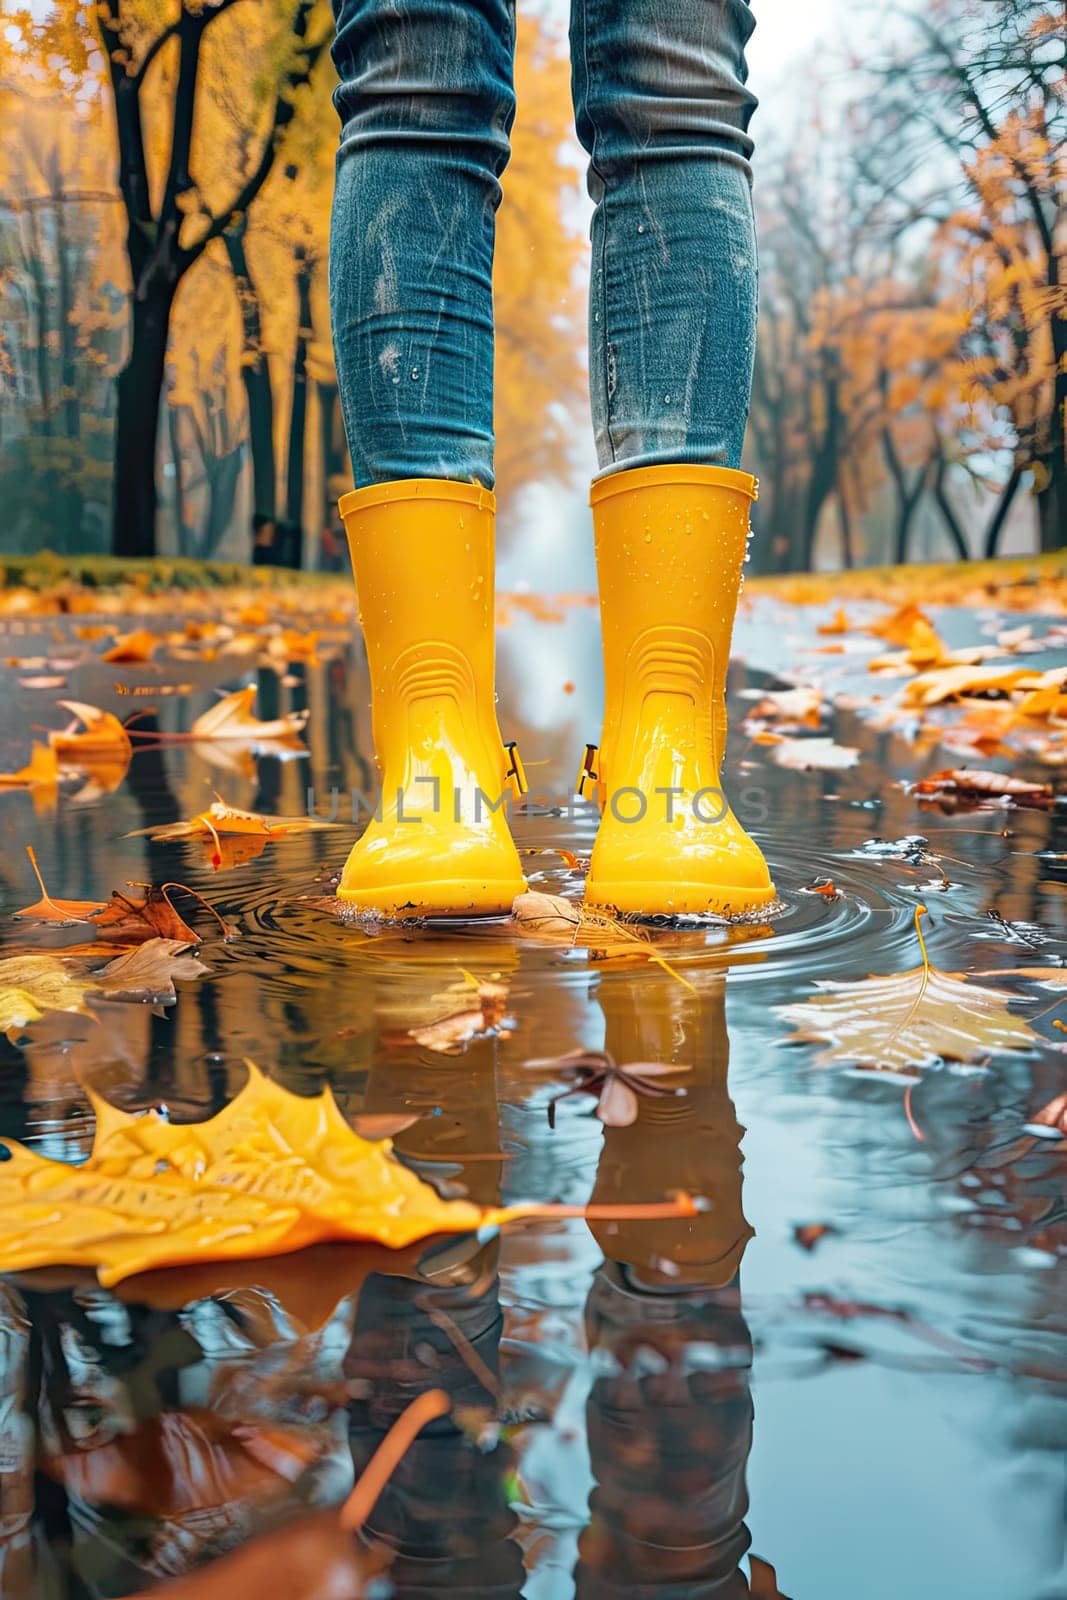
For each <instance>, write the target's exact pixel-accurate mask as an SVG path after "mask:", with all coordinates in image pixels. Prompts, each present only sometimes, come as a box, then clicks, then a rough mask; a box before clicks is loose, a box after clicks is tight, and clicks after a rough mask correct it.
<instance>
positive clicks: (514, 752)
mask: <svg viewBox="0 0 1067 1600" xmlns="http://www.w3.org/2000/svg"><path fill="white" fill-rule="evenodd" d="M504 750H505V752H506V753H507V758H508V765H507V770H506V771H505V773H504V782H505V783H509V784H510V785H511V792H512V794H513V795H514V796H515V798H516V800H520V799H521V798H522V796H523V795H524V794H525V793H526V792H527V790H528V789H529V787H530V785H529V784H528V783H527V781H526V768H525V767H524V766H523V764H522V757H521V756H520V754H519V746H518V743H517V742H516V741H515V740H514V739H508V740H506V741H505V744H504Z"/></svg>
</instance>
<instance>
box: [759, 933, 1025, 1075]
mask: <svg viewBox="0 0 1067 1600" xmlns="http://www.w3.org/2000/svg"><path fill="white" fill-rule="evenodd" d="M925 911H926V907H925V906H917V907H916V910H915V929H916V932H917V933H918V936H919V945H920V949H921V950H922V963H921V965H920V966H918V967H911V968H910V969H909V970H908V971H907V972H897V973H893V974H891V975H890V976H887V977H878V976H873V975H872V976H871V977H869V978H861V979H860V980H859V981H858V982H838V981H837V980H836V979H824V980H821V981H819V982H818V983H817V984H816V988H817V989H818V990H819V993H818V994H816V995H815V996H814V997H813V998H812V999H811V1000H805V1001H803V1002H801V1003H799V1004H797V1005H791V1006H778V1007H776V1010H777V1013H778V1015H779V1016H780V1017H784V1018H785V1020H786V1021H787V1022H792V1023H794V1024H795V1025H796V1028H797V1031H796V1033H794V1034H792V1035H791V1036H790V1043H795V1044H806V1043H811V1042H812V1041H814V1040H822V1041H825V1042H826V1043H827V1044H828V1045H829V1048H828V1049H826V1050H823V1051H822V1052H821V1054H820V1055H819V1056H818V1058H817V1059H818V1062H819V1064H820V1065H829V1064H830V1063H833V1062H838V1063H840V1062H848V1063H852V1064H855V1065H857V1066H861V1067H868V1068H872V1069H874V1070H877V1071H883V1072H906V1073H914V1072H915V1071H916V1070H917V1069H918V1068H920V1067H928V1066H932V1065H934V1064H935V1063H936V1062H938V1061H973V1060H975V1058H976V1057H978V1056H979V1055H981V1054H983V1053H984V1052H989V1051H992V1050H1029V1049H1032V1048H1033V1046H1034V1044H1035V1042H1036V1040H1037V1035H1036V1034H1035V1033H1034V1031H1033V1029H1032V1028H1031V1027H1030V1026H1029V1024H1028V1023H1026V1022H1024V1021H1023V1020H1022V1019H1021V1018H1019V1017H1013V1016H1012V1015H1011V1013H1010V1012H1009V1011H1008V1002H1009V1001H1010V1000H1012V999H1013V998H1014V996H1012V995H1011V994H1009V993H1008V991H1007V990H1005V989H992V988H987V987H985V985H981V984H971V983H967V982H966V981H965V975H964V974H963V973H959V972H941V971H940V970H939V969H938V968H937V967H935V966H932V965H931V963H930V960H929V958H928V956H927V954H926V944H925V941H924V940H923V936H922V929H921V927H920V925H919V918H920V916H922V915H924V914H925Z"/></svg>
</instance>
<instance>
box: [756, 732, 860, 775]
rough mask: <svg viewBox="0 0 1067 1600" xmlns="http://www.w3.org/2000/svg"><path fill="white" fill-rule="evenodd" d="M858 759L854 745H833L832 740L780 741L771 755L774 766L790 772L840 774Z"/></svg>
mask: <svg viewBox="0 0 1067 1600" xmlns="http://www.w3.org/2000/svg"><path fill="white" fill-rule="evenodd" d="M859 758H860V753H859V750H858V749H857V748H856V746H855V745H847V744H835V743H834V741H833V739H782V740H781V741H780V742H779V743H778V744H777V745H776V746H775V748H774V755H773V759H774V762H775V764H776V766H779V767H788V768H789V770H790V771H792V772H809V771H812V770H814V771H819V772H841V771H844V770H845V769H846V768H847V767H854V766H855V765H856V763H857V762H858V761H859Z"/></svg>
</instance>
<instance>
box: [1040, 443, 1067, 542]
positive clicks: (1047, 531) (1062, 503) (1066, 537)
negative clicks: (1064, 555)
mask: <svg viewBox="0 0 1067 1600" xmlns="http://www.w3.org/2000/svg"><path fill="white" fill-rule="evenodd" d="M1045 468H1046V471H1047V472H1048V482H1047V483H1046V484H1045V487H1044V488H1043V489H1042V490H1041V493H1040V494H1039V495H1038V496H1037V520H1038V528H1039V529H1040V533H1041V548H1042V550H1062V549H1063V546H1064V544H1067V461H1065V460H1064V457H1063V455H1062V453H1061V452H1057V454H1056V455H1055V456H1054V457H1053V458H1052V460H1050V461H1047V462H1046V463H1045Z"/></svg>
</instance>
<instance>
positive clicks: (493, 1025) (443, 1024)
mask: <svg viewBox="0 0 1067 1600" xmlns="http://www.w3.org/2000/svg"><path fill="white" fill-rule="evenodd" d="M464 989H465V992H466V994H467V996H468V1004H466V1005H464V1006H461V1007H460V1008H459V1009H458V1010H452V1011H449V1012H446V1013H445V1015H444V1016H441V1017H437V1018H435V1019H434V1020H433V1021H432V1022H427V1023H424V1024H422V1025H421V1026H418V1027H414V1028H408V1029H406V1030H405V1032H404V1034H403V1036H402V1037H403V1038H404V1039H405V1040H413V1041H414V1042H415V1044H418V1045H421V1046H422V1047H423V1048H424V1049H426V1050H434V1051H436V1052H437V1053H438V1054H439V1055H448V1056H456V1055H459V1054H460V1052H461V1051H463V1050H464V1049H466V1047H467V1045H468V1044H470V1043H471V1041H472V1040H474V1039H480V1038H485V1037H487V1036H490V1035H492V1034H495V1033H496V1032H498V1030H499V1028H500V1024H501V1023H502V1022H503V1020H504V1009H505V1006H506V1003H507V997H508V988H507V984H506V983H498V982H494V981H493V980H492V979H488V978H484V979H476V978H472V977H470V976H469V975H468V976H467V977H466V978H465V979H464ZM462 992H463V991H461V993H462ZM442 998H444V997H442ZM475 1002H476V1003H475ZM387 1042H388V1041H387Z"/></svg>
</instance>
